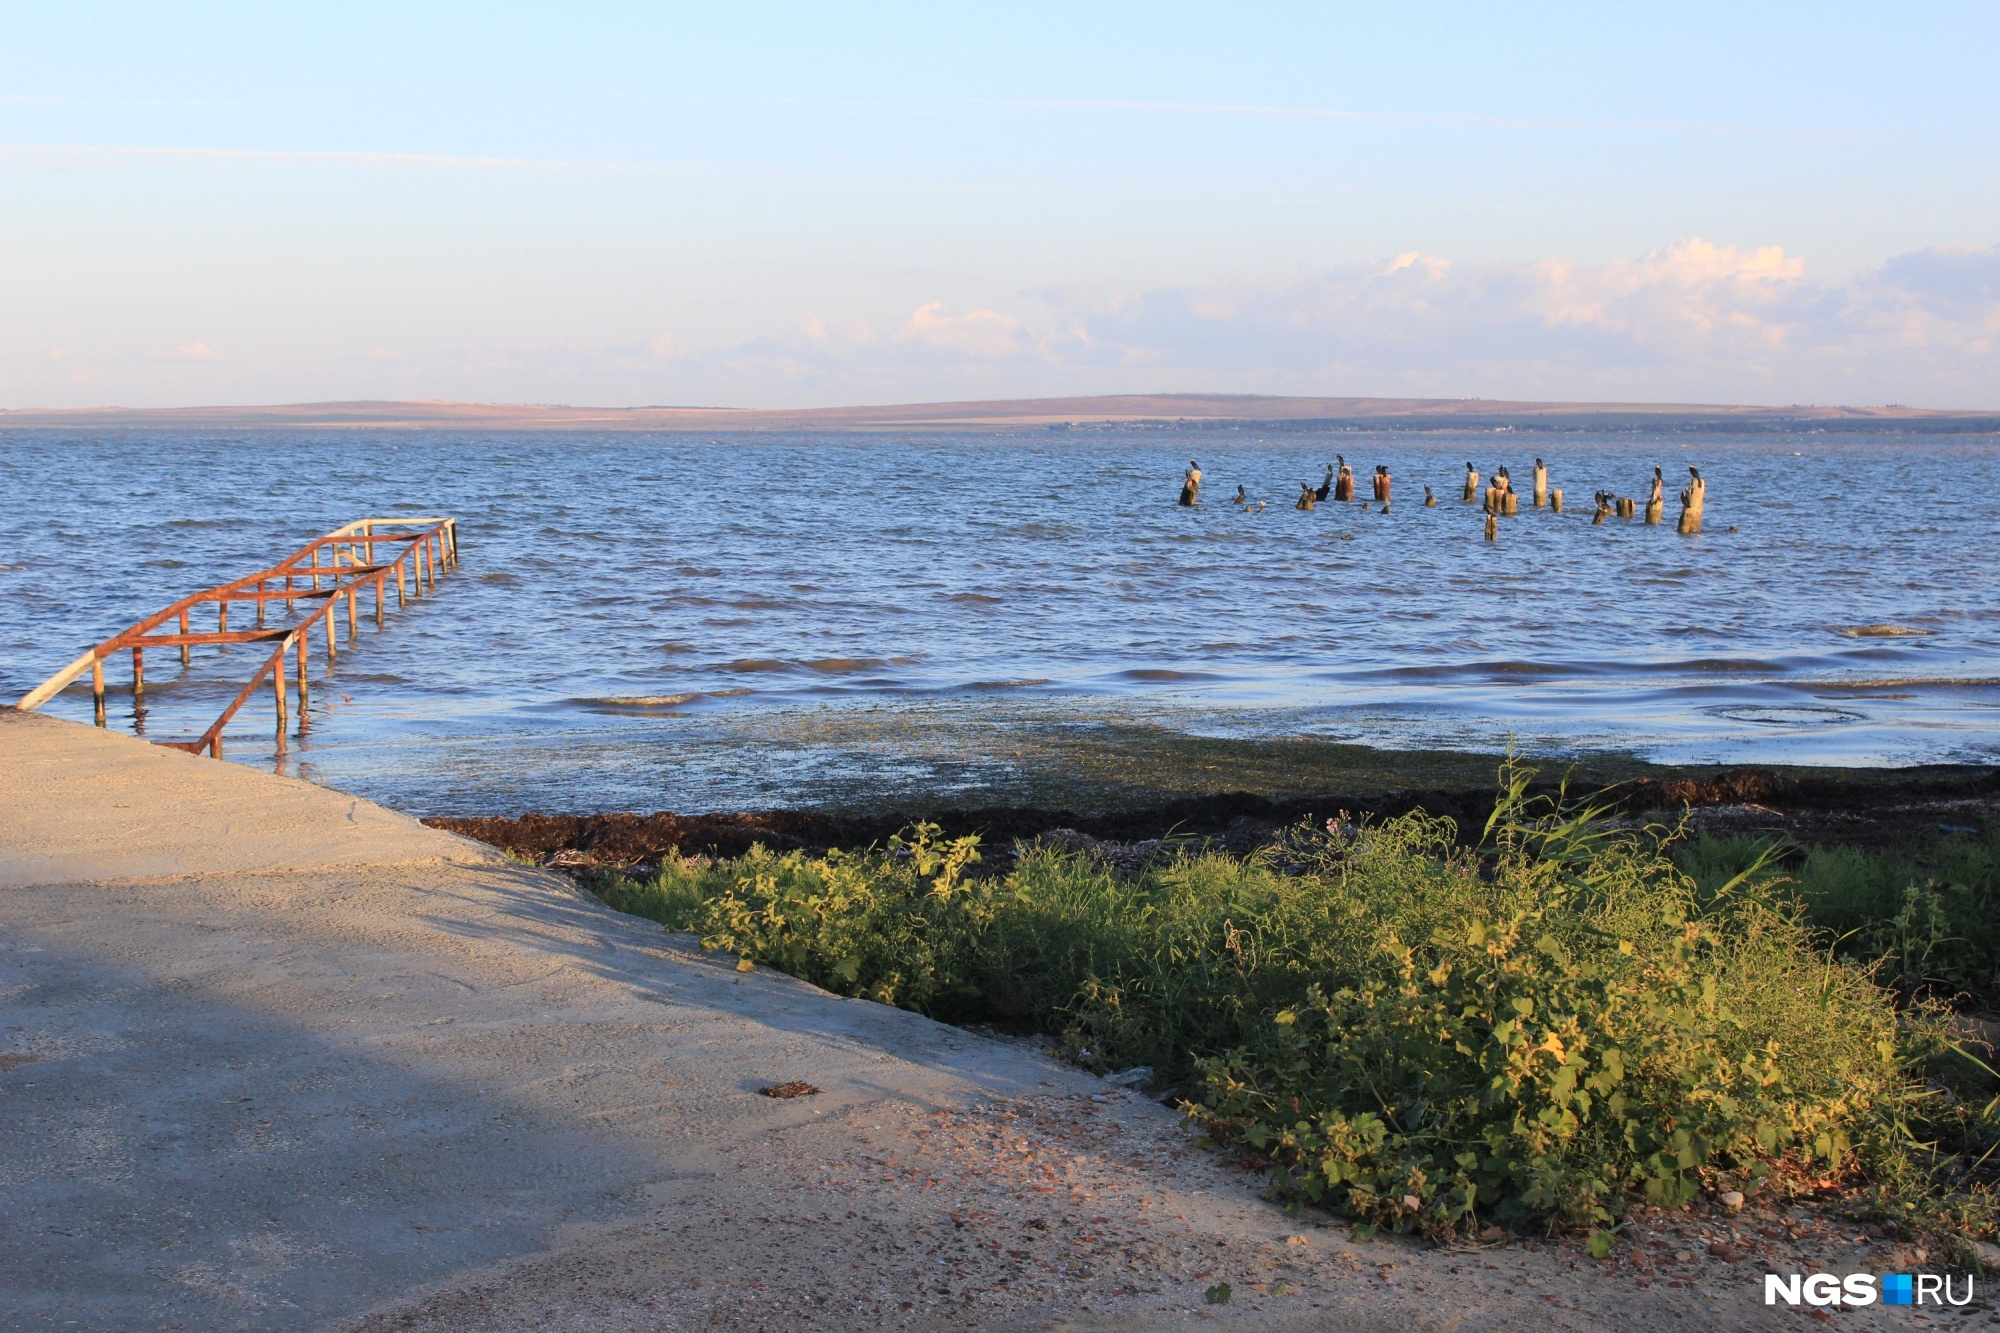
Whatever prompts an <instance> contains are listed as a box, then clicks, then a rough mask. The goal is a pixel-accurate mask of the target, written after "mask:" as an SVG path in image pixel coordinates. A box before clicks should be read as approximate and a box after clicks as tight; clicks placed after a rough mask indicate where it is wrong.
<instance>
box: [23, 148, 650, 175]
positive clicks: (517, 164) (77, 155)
mask: <svg viewBox="0 0 2000 1333" xmlns="http://www.w3.org/2000/svg"><path fill="white" fill-rule="evenodd" d="M0 158H14V159H17V160H24V161H40V162H51V163H57V164H65V165H100V164H105V163H116V162H118V161H120V160H123V161H128V162H174V161H180V162H234V163H245V164H251V165H256V164H274V165H275V164H281V163H288V162H298V163H325V164H330V165H335V166H357V167H462V168H473V169H487V170H503V171H645V170H650V169H651V168H652V167H653V166H654V165H655V164H653V163H650V162H609V161H589V160H580V159H571V158H541V157H487V156H479V155H473V154H458V153H378V152H367V151H357V150H342V149H312V148H187V147H177V146H166V145H146V144H132V145H111V144H0Z"/></svg>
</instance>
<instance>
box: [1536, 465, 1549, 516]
mask: <svg viewBox="0 0 2000 1333" xmlns="http://www.w3.org/2000/svg"><path fill="white" fill-rule="evenodd" d="M1548 502H1549V470H1548V468H1547V467H1546V466H1545V465H1544V464H1543V463H1542V460H1541V459H1539V458H1537V459H1536V460H1535V508H1537V509H1540V508H1541V507H1542V506H1543V505H1545V504H1547V503H1548Z"/></svg>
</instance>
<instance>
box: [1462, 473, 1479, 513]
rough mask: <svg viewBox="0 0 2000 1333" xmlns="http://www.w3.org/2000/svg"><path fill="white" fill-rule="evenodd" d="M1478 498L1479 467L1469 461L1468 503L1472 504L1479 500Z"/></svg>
mask: <svg viewBox="0 0 2000 1333" xmlns="http://www.w3.org/2000/svg"><path fill="white" fill-rule="evenodd" d="M1478 498H1479V469H1478V468H1476V467H1474V466H1472V464H1470V463H1467V464H1466V465H1465V499H1466V503H1468V504H1470V503H1471V502H1472V501H1474V500H1477V499H1478Z"/></svg>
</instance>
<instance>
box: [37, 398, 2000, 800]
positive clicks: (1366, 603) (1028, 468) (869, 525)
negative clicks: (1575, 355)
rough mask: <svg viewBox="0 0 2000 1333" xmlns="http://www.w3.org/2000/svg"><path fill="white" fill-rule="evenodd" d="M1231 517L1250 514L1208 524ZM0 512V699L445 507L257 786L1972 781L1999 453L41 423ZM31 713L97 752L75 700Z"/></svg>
mask: <svg viewBox="0 0 2000 1333" xmlns="http://www.w3.org/2000/svg"><path fill="white" fill-rule="evenodd" d="M1336 451H1338V452H1339V453H1341V454H1344V455H1345V456H1346V458H1347V460H1348V461H1349V462H1350V463H1351V464H1353V465H1354V466H1355V468H1356V472H1357V474H1358V475H1360V477H1361V479H1362V490H1363V493H1364V494H1365V493H1366V478H1367V474H1368V473H1369V472H1370V471H1371V470H1372V469H1373V468H1374V466H1375V465H1376V464H1378V463H1386V464H1387V465H1388V466H1389V468H1390V470H1391V473H1392V474H1393V475H1394V477H1395V504H1394V508H1393V511H1392V512H1391V513H1388V514H1383V513H1380V512H1378V511H1374V510H1372V509H1364V508H1363V507H1362V506H1361V505H1360V504H1353V505H1337V504H1332V503H1326V504H1322V505H1321V506H1320V507H1319V508H1318V509H1317V510H1315V511H1313V512H1310V513H1301V512H1298V511H1296V510H1295V509H1294V508H1293V507H1292V501H1293V500H1294V499H1295V498H1296V496H1297V494H1298V486H1297V483H1298V482H1300V481H1313V482H1317V481H1318V480H1319V478H1320V476H1321V474H1322V472H1323V470H1324V467H1323V465H1324V464H1325V463H1326V462H1328V461H1331V460H1332V458H1333V456H1334V454H1335V452H1336ZM1537 454H1540V455H1541V456H1543V457H1544V458H1546V459H1547V460H1548V462H1549V465H1550V470H1551V476H1552V481H1553V483H1554V484H1556V485H1560V486H1562V487H1564V488H1565V490H1566V492H1567V499H1568V502H1569V513H1567V514H1565V515H1563V516H1560V517H1558V516H1555V515H1553V514H1549V513H1546V512H1541V513H1537V512H1531V511H1530V510H1528V509H1527V508H1526V506H1525V503H1524V508H1523V512H1522V513H1521V514H1520V515H1519V516H1518V517H1517V518H1515V519H1512V520H1510V521H1507V522H1506V523H1504V524H1503V527H1502V531H1501V534H1500V539H1499V540H1498V541H1497V542H1494V543H1488V542H1486V541H1484V540H1482V536H1481V522H1480V518H1479V514H1478V512H1477V510H1476V508H1474V507H1472V506H1467V505H1464V504H1462V503H1461V502H1460V500H1459V498H1458V493H1459V489H1460V486H1461V483H1462V479H1463V475H1464V464H1465V462H1466V461H1467V460H1468V459H1470V460H1471V461H1474V462H1476V463H1477V464H1478V465H1479V467H1480V469H1481V471H1482V472H1488V473H1490V472H1491V471H1492V469H1493V468H1494V467H1495V466H1497V465H1500V464H1506V465H1507V466H1508V467H1509V469H1510V470H1511V472H1512V473H1513V475H1514V477H1515V480H1516V483H1517V486H1519V487H1520V488H1522V489H1524V490H1525V489H1526V485H1527V477H1528V474H1529V469H1530V468H1531V466H1532V463H1533V459H1534V457H1535V456H1536V455H1537ZM1191 456H1192V457H1196V458H1199V460H1200V462H1201V465H1202V467H1203V469H1204V470H1205V472H1206V474H1207V485H1206V487H1205V489H1204V493H1203V494H1204V503H1203V505H1202V506H1201V507H1199V508H1197V509H1194V510H1184V509H1180V508H1177V507H1176V506H1175V504H1174V498H1175V495H1176V492H1177V491H1178V488H1179V480H1180V473H1181V470H1182V468H1183V467H1184V466H1185V463H1186V460H1187V459H1188V458H1189V457H1191ZM1689 463H1694V464H1696V465H1697V466H1699V467H1701V469H1702V472H1703V475H1704V476H1705V477H1706V478H1708V480H1709V492H1708V497H1709V498H1708V512H1707V519H1706V525H1705V527H1706V530H1705V531H1704V532H1703V533H1702V534H1701V535H1699V536H1696V537H1683V536H1680V535H1678V534H1677V533H1675V531H1674V530H1673V527H1672V518H1673V512H1674V505H1673V503H1672V501H1671V499H1670V500H1669V506H1668V508H1669V513H1668V524H1667V525H1666V526H1663V527H1646V526H1644V525H1642V524H1640V523H1637V522H1619V521H1615V520H1614V521H1610V522H1607V523H1606V524H1605V525H1603V526H1592V524H1591V523H1590V518H1589V511H1590V504H1589V496H1590V493H1591V492H1592V491H1593V490H1595V489H1597V488H1600V487H1602V488H1607V489H1616V490H1618V491H1620V492H1622V493H1626V494H1639V495H1643V493H1644V487H1645V484H1646V479H1647V478H1649V477H1650V475H1651V470H1652V467H1653V466H1654V465H1655V464H1659V465H1662V466H1664V467H1665V468H1666V470H1667V475H1668V478H1669V493H1670V495H1671V492H1672V490H1673V489H1674V488H1676V487H1677V486H1678V484H1679V481H1680V480H1681V479H1682V478H1684V477H1685V475H1686V467H1687V465H1688V464H1689ZM1239 482H1240V483H1242V484H1244V485H1245V486H1246V487H1247V489H1248V491H1249V494H1250V495H1251V497H1252V498H1253V499H1262V500H1266V501H1268V502H1269V508H1268V509H1267V510H1266V511H1265V512H1263V513H1246V512H1244V511H1243V510H1242V509H1239V508H1238V507H1236V506H1235V505H1233V504H1230V503H1228V497H1230V496H1232V495H1233V494H1234V492H1235V488H1236V486H1237V485H1238V483H1239ZM1426 482H1428V483H1429V484H1430V485H1431V486H1432V487H1433V488H1434V489H1435V491H1436V492H1437V494H1438V496H1439V499H1440V504H1439V505H1438V507H1436V508H1434V509H1426V508H1424V507H1422V498H1423V484H1424V483H1426ZM0 494H4V495H5V497H6V505H5V507H4V512H0V698H4V699H7V700H9V701H11V700H12V699H14V698H17V697H19V696H20V695H21V694H23V693H25V692H26V691H27V690H28V689H29V688H31V687H32V686H33V685H35V684H36V683H38V682H39V681H40V680H41V679H42V678H43V677H44V676H46V675H47V674H49V673H50V672H52V671H54V670H55V669H57V668H58V667H60V666H62V665H63V664H64V663H65V662H67V661H68V660H69V659H70V658H72V657H74V656H75V655H76V654H77V653H78V652H79V651H81V650H82V649H83V648H84V647H85V646H87V645H88V644H90V643H92V642H95V641H97V640H99V639H102V638H105V637H108V636H109V635H111V634H113V633H115V632H117V631H118V630H120V629H123V628H124V627H125V626H126V625H127V624H129V623H130V622H132V621H134V620H136V619H138V618H139V617H140V616H142V615H144V614H146V613H148V612H150V611H152V610H155V609H157V608H158V607H159V606H161V605H164V604H165V603H167V602H168V601H170V600H172V599H173V598H175V597H177V596H180V595H182V594H184V593H186V592H190V591H194V590H196V589H199V588H202V587H206V586H209V585H211V584H213V583H217V582H220V581H222V580H224V579H226V578H229V577H232V576H235V575H238V574H241V573H246V572H249V571H251V570H253V569H256V568H260V567H262V566H263V565H265V564H268V563H270V561H272V560H273V559H275V558H277V557H278V556H280V555H282V554H284V553H287V552H289V551H290V550H292V549H294V548H295V547H296V546H297V545H298V544H299V543H300V542H301V541H302V540H304V539H306V538H308V537H311V536H313V535H316V534H317V533H319V532H322V531H325V530H327V529H329V528H331V527H333V526H335V525H337V524H339V523H342V522H345V521H347V520H349V519H352V518H358V517H362V516H364V515H367V514H379V515H389V514H395V513H398V512H402V513H416V512H441V513H450V514H454V515H457V516H458V517H459V518H460V520H461V523H462V529H463V534H464V535H463V546H464V562H463V565H462V567H461V569H460V570H459V571H457V572H456V573H455V574H454V575H452V576H451V577H449V578H448V579H447V580H446V581H445V582H444V583H443V584H442V585H441V587H440V590H439V595H438V596H436V597H435V598H432V599H429V600H426V601H423V602H420V603H417V604H416V605H414V606H413V607H411V608H410V609H409V610H407V611H404V612H401V613H397V612H395V611H393V610H392V611H391V612H390V615H389V621H388V626H387V628H386V629H385V630H383V631H381V632H377V631H375V630H374V629H373V628H372V627H367V628H364V631H363V634H362V638H361V641H360V642H359V643H358V644H357V645H355V647H354V648H353V649H352V650H351V651H347V652H343V654H342V655H341V658H340V660H339V664H338V666H337V667H336V668H335V669H334V671H333V674H332V676H331V678H330V679H329V680H328V681H327V682H325V684H324V685H321V686H319V687H316V688H315V691H314V693H313V707H314V712H313V715H312V717H311V719H310V731H309V733H308V734H307V735H306V736H305V737H303V738H294V739H293V741H292V742H291V744H290V746H289V754H288V755H287V757H286V759H285V761H284V762H286V763H288V764H289V765H290V767H289V769H288V770H287V771H291V772H302V773H305V774H307V775H309V776H314V777H318V778H320V779H322V780H325V781H330V782H334V783H337V784H338V785H340V786H343V787H345V788H348V789H352V790H356V791H361V792H364V793H366V794H369V795H373V796H377V797H379V798H381V799H384V800H388V801H390V802H392V803H394V804H398V805H401V806H402V807H404V808H409V809H416V810H440V809H444V810H458V811H482V810H496V811H497V810H515V809H522V808H540V809H566V810H588V809H611V808H618V809H623V808H648V809H650V808H676V809H682V810H697V809H713V808H734V807H738V806H744V805H766V804H773V803H785V804H803V803H809V802H813V801H818V800H822V799H837V798H839V797H840V796H841V795H842V794H843V793H845V792H851V791H854V790H860V789H864V788H867V786H868V784H869V783H871V782H876V781H879V780H882V778H883V775H885V774H898V775H901V777H902V778H903V779H905V780H907V781H909V782H914V783H919V784H920V783H922V782H923V781H924V780H925V779H926V775H927V774H928V775H933V776H936V775H938V774H942V773H943V772H944V771H945V769H946V768H947V767H949V765H945V764H943V760H944V759H949V758H951V756H950V755H944V756H942V757H941V755H940V753H939V750H940V748H942V749H944V750H949V749H950V748H951V747H952V746H953V745H958V744H962V742H960V741H956V740H952V741H941V740H938V739H937V737H939V736H942V735H945V734H946V733H947V732H948V733H949V734H950V735H951V736H953V737H962V736H965V735H976V733H977V729H978V728H979V727H980V726H982V725H994V726H999V725H1003V724H1013V723H1020V724H1024V725H1025V724H1028V723H1033V724H1036V725H1090V724H1091V723H1092V721H1093V720H1094V719H1101V718H1104V717H1111V716H1116V717H1118V718H1120V719H1123V720H1126V721H1139V722H1147V721H1157V722H1159V723H1160V724H1162V725H1168V726H1173V727H1178V728H1184V729H1195V730H1202V731H1207V732H1212V733H1220V734H1236V733H1242V734H1258V735H1271V734H1285V735H1300V734H1310V735H1324V736H1330V737H1339V738H1345V739H1355V740H1363V741H1367V742H1370V743H1374V744H1381V745H1390V746H1402V747H1414V746H1433V745H1446V746H1457V747H1497V746H1499V745H1501V744H1504V743H1505V741H1506V738H1507V737H1508V736H1510V735H1512V736H1515V737H1517V738H1518V739H1519V740H1520V741H1521V742H1522V743H1524V744H1527V745H1531V746H1538V747H1541V746H1546V747H1554V748H1571V749H1574V748H1585V747H1592V746H1603V747H1616V748H1621V749H1629V750H1633V751H1636V752H1639V753H1641V754H1645V755H1649V756H1652V757H1656V758H1663V759H1683V760H1695V759H1700V760H1711V759H1713V760H1729V761H1735V760H1749V759H1773V760H1776V759H1784V760H1791V761H1799V762H1826V763H1894V764H1903V763H1917V762H1929V761H1943V760H1965V759H1983V760H1990V759H1992V758H1993V757H1994V756H1995V755H1996V753H2000V739H1996V736H1995V732H1994V723H1995V722H1996V720H2000V718H1996V712H1995V709H1996V706H2000V580H1996V578H1995V576H1994V572H1993V571H1994V569H1995V565H1996V550H2000V542H1996V539H2000V510H1996V504H1995V496H1996V495H2000V447H1996V444H1995V442H1994V440H1993V439H1992V437H1939V436H1893V435H1885V436H1881V437H1862V436H1854V435H1825V434H1818V433H1802V434H1798V435H1795V436H1784V435H1757V436H1743V437H1736V436H1724V435H1715V434H1661V435H1658V436H1650V437H1649V436H1644V435H1636V436H1635V435H1630V434H1619V435H1606V436H1590V435H1579V434H1570V433H1564V434H1534V433H1526V432H1519V433H1512V432H1485V433H1478V434H1472V433H1465V434H1455V435H1436V434H1424V435H1406V434H1396V433H1382V434H1369V433H1356V432H1340V433H1330V434H1325V435H1312V434H1303V433H1294V432H1286V433H1276V434H1259V433H1258V432H1255V431H1250V430H1242V431H1198V432H1187V433H1177V432H1173V431H1162V430H1149V431H1137V430H1124V431H1105V432H1099V431H1082V430H1078V431H1071V432H1067V433H1055V432H1047V431H1033V432H1019V433H1013V434H991V435H951V436H943V437H936V438H924V437H912V436H884V437H866V436H853V435H843V436H832V437H817V436H764V435H758V436H741V437H733V438H720V439H715V438H706V437H704V438H692V437H686V436H632V435H616V436H602V437H598V436H587V435H550V436H537V435H525V434H506V435H456V434H449V433H394V434H387V433H353V434H350V433H333V432H329V433H296V434H294V433H285V432H230V433H218V434H178V433H168V432H106V433H101V434H64V433H58V432H42V431H37V432H20V433H15V434H11V435H7V434H0ZM238 623H239V624H240V623H241V620H240V614H239V621H238ZM252 662H253V653H252V650H249V649H233V650H230V651H228V652H216V651H214V650H205V651H203V650H198V651H197V654H196V658H195V663H194V666H193V667H192V668H191V669H189V670H188V671H186V672H185V673H183V672H182V670H181V668H180V667H179V666H178V665H177V664H176V663H174V662H173V658H172V655H171V654H168V653H155V654H152V655H150V657H149V661H148V663H147V668H148V669H147V686H148V688H147V694H146V699H145V707H144V709H143V710H142V711H139V712H135V709H134V707H133V700H132V698H131V696H130V693H129V690H127V689H126V688H125V687H126V685H127V682H128V681H129V669H128V667H127V666H126V664H125V663H124V662H123V661H119V662H114V663H112V664H111V667H110V673H109V674H110V679H111V681H112V683H113V686H114V688H115V689H116V690H117V691H118V692H116V693H114V695H113V699H112V704H113V707H112V718H111V720H112V725H114V726H117V727H121V728H125V729H132V728H134V727H138V728H140V729H142V730H143V731H144V733H145V734H146V735H148V736H151V737H155V738H171V737H176V736H185V735H191V734H193V733H195V732H198V731H200V730H201V729H202V728H203V727H205V726H206V725H207V723H208V722H209V721H210V720H211V719H212V718H213V717H214V715H215V714H216V712H218V711H219V709H220V708H221V706H222V704H223V702H224V701H226V699H227V698H228V697H230V696H231V695H233V694H234V692H235V689H236V688H237V686H238V685H239V684H240V683H241V681H242V680H243V679H244V677H245V676H246V675H247V674H248V671H249V669H250V668H251V664H252ZM48 711H50V712H53V713H57V714H59V715H62V716H67V717H72V718H77V719H83V720H87V719H88V718H89V716H90V700H89V696H88V692H87V687H86V686H84V685H81V684H79V685H77V686H73V687H72V688H71V689H70V690H69V691H67V692H66V693H65V694H64V695H62V696H61V697H60V698H59V699H58V700H57V701H55V702H54V703H52V704H51V705H49V709H48ZM269 711H270V710H269V703H268V700H267V699H264V698H260V699H259V700H258V701H257V702H256V703H255V704H253V705H252V706H251V707H250V708H248V709H246V710H245V711H244V712H243V713H241V714H239V715H238V718H237V720H236V722H235V724H234V725H233V727H232V730H231V732H230V735H229V737H228V742H227V753H228V755H229V757H230V758H232V759H235V760H237V761H239V762H246V763H256V764H260V765H266V766H268V765H271V764H272V763H273V762H275V757H274V753H273V751H274V745H273V739H272V735H271V730H272V727H271V721H270V716H269ZM864 721H865V722H866V723H867V726H866V727H861V725H860V724H861V723H862V722H864ZM899 721H900V722H902V723H906V724H907V725H905V726H903V727H902V729H901V730H900V731H898V729H897V727H896V726H895V725H893V724H895V723H897V722H899ZM941 728H942V730H941ZM968 729H969V730H968ZM864 730H865V731H866V733H867V737H868V739H866V740H865V742H864V741H860V740H856V739H854V738H855V737H856V736H858V735H860V734H861V732H862V731H864ZM898 735H901V736H903V737H904V738H905V739H904V740H902V741H898V740H897V739H895V737H896V736H898ZM926 737H930V738H931V739H930V740H928V741H927V740H926V739H925V738H926ZM885 738H886V739H885ZM957 758H958V759H960V760H965V761H969V760H970V759H972V758H976V756H964V755H961V756H957ZM973 767H976V765H973ZM952 771H954V772H957V773H960V774H961V777H958V778H953V779H951V780H952V781H960V780H961V779H962V775H963V773H964V772H965V771H969V770H967V769H966V765H965V763H960V764H959V765H958V767H957V768H956V769H953V770H952ZM938 780H939V781H943V780H944V779H943V778H942V777H939V778H938Z"/></svg>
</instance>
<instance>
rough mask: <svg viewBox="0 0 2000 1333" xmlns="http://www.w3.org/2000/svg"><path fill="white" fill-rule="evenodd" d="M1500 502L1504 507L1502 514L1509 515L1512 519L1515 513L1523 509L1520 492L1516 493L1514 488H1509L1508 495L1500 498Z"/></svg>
mask: <svg viewBox="0 0 2000 1333" xmlns="http://www.w3.org/2000/svg"><path fill="white" fill-rule="evenodd" d="M1500 502H1501V504H1502V505H1503V506H1504V507H1503V508H1502V509H1501V511H1500V512H1501V513H1503V514H1506V515H1508V516H1509V517H1512V516H1513V514H1514V513H1515V511H1517V510H1518V509H1520V507H1521V495H1520V492H1518V491H1516V490H1515V489H1514V488H1513V487H1512V486H1509V487H1508V488H1507V492H1506V494H1504V495H1502V496H1501V497H1500Z"/></svg>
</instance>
